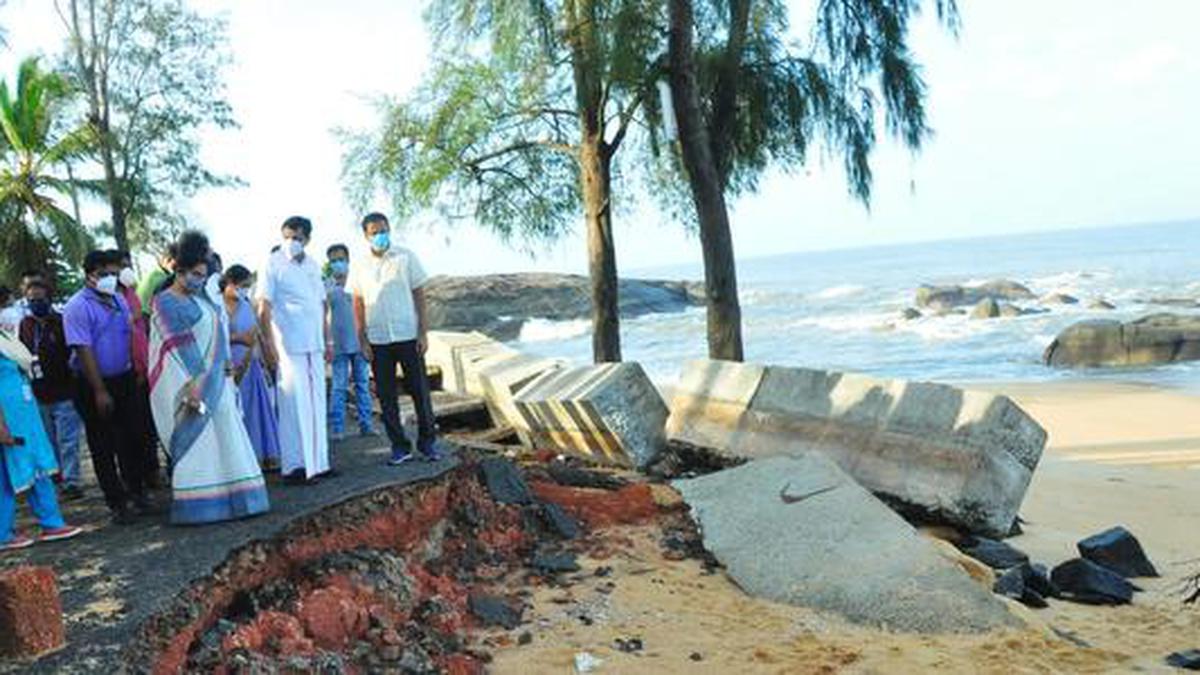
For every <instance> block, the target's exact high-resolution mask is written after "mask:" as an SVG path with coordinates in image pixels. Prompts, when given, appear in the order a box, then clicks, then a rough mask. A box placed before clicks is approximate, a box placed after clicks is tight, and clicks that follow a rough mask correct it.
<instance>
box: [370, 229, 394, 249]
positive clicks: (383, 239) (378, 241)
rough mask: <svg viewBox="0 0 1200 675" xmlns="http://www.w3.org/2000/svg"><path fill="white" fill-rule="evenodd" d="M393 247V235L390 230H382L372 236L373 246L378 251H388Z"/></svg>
mask: <svg viewBox="0 0 1200 675" xmlns="http://www.w3.org/2000/svg"><path fill="white" fill-rule="evenodd" d="M391 247H392V235H391V233H390V232H380V233H379V234H377V235H375V236H373V237H371V248H372V249H374V250H376V251H386V250H388V249H389V248H391Z"/></svg>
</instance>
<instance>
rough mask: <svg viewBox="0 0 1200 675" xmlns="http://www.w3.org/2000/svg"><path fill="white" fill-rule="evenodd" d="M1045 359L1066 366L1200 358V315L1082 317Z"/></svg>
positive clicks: (1114, 364) (1048, 349)
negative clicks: (1124, 319)
mask: <svg viewBox="0 0 1200 675" xmlns="http://www.w3.org/2000/svg"><path fill="white" fill-rule="evenodd" d="M1043 359H1044V361H1045V363H1046V364H1047V365H1050V366H1057V367H1063V368H1089V367H1119V366H1148V365H1156V364H1164V363H1175V362H1179V361H1195V360H1200V316H1182V315H1176V314H1153V315H1150V316H1146V317H1142V318H1140V319H1137V320H1135V321H1130V322H1127V323H1121V322H1120V321H1113V320H1109V319H1093V320H1089V321H1082V322H1080V323H1077V324H1074V325H1072V326H1070V327H1069V328H1067V329H1066V330H1065V331H1063V332H1062V333H1060V334H1059V335H1058V337H1056V338H1055V339H1054V342H1052V343H1050V346H1049V347H1047V348H1046V352H1045V354H1044V355H1043Z"/></svg>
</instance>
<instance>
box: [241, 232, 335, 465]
mask: <svg viewBox="0 0 1200 675" xmlns="http://www.w3.org/2000/svg"><path fill="white" fill-rule="evenodd" d="M282 234H283V241H282V242H281V244H280V246H279V250H277V251H275V252H273V253H272V254H271V257H270V259H269V260H268V262H267V265H266V270H265V272H264V274H263V275H262V279H261V282H260V284H259V318H260V319H261V321H262V325H263V326H266V327H267V332H268V333H270V335H267V336H266V338H267V339H265V340H264V341H263V349H264V351H265V353H266V357H267V362H268V363H274V364H276V368H277V369H278V396H279V398H278V407H279V440H280V451H281V452H280V454H281V455H282V457H281V460H282V464H283V466H282V469H283V475H284V477H285V480H286V481H287V482H289V483H292V484H301V483H306V482H311V481H312V480H313V479H314V478H315V477H316V476H320V475H322V474H330V475H332V474H333V472H332V471H331V470H330V467H329V439H328V438H327V437H326V433H325V431H326V430H325V422H326V421H325V363H326V362H328V361H330V360H331V359H332V351H331V343H330V341H329V335H328V331H327V330H326V326H325V284H324V282H323V281H322V280H321V267H320V265H319V264H318V263H317V261H316V260H314V259H313V258H312V257H311V256H308V255H305V253H304V247H305V246H306V245H307V244H308V242H309V240H310V239H311V238H312V222H311V221H309V220H308V219H307V218H302V217H300V216H293V217H291V218H288V219H287V220H286V221H284V223H283V228H282Z"/></svg>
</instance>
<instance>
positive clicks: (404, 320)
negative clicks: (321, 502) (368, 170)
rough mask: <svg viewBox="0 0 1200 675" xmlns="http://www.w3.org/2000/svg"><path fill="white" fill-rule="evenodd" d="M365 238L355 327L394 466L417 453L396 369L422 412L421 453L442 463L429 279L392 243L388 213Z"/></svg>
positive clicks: (371, 218) (377, 217)
mask: <svg viewBox="0 0 1200 675" xmlns="http://www.w3.org/2000/svg"><path fill="white" fill-rule="evenodd" d="M362 230H363V236H364V237H366V239H367V242H368V244H369V245H370V247H371V256H370V257H369V258H368V259H366V260H364V261H362V262H361V263H359V264H358V265H356V266H355V267H354V269H353V270H351V280H350V290H351V293H352V294H353V295H354V323H355V327H356V328H357V329H358V336H359V341H360V342H361V343H362V351H363V355H364V356H366V357H367V360H369V361H370V362H371V370H372V372H373V374H374V376H375V394H376V396H378V398H379V408H380V410H381V411H382V413H383V415H382V416H383V426H384V428H385V429H387V435H388V440H390V441H391V444H392V457H391V459H390V460H389V462H388V463H389V464H392V465H393V466H395V465H399V464H403V463H404V462H406V461H408V460H409V459H410V458H411V457H412V452H411V450H412V448H411V446H410V444H409V441H408V438H407V437H406V436H405V434H404V427H403V426H402V424H401V422H400V404H399V402H398V400H397V394H396V364H400V367H401V369H403V371H404V388H405V389H406V390H408V393H409V395H410V396H412V400H413V407H414V408H416V412H417V450H419V451H420V452H421V454H422V455H424V456H425V457H426V458H427V459H430V460H434V461H436V460H438V459H441V456H440V454H439V453H438V450H437V447H436V445H435V442H434V441H435V435H436V425H435V424H434V417H433V402H432V400H431V398H430V394H429V378H427V377H426V375H425V347H426V345H427V341H426V321H425V293H424V291H423V290H422V287H423V286H424V285H425V281H426V280H427V279H428V276H427V275H426V274H425V269H424V268H422V267H421V262H420V261H419V260H417V256H416V255H415V254H414V253H413V252H412V251H410V250H408V249H407V248H404V247H403V246H397V245H395V244H393V243H392V241H391V226H390V225H389V224H388V219H387V217H386V216H384V215H383V214H382V213H372V214H369V215H367V217H365V218H363V221H362Z"/></svg>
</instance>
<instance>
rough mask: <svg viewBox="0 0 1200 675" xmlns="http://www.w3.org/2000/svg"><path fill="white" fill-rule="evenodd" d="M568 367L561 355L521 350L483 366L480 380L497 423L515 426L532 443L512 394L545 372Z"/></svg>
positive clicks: (525, 442) (545, 373) (528, 443)
mask: <svg viewBox="0 0 1200 675" xmlns="http://www.w3.org/2000/svg"><path fill="white" fill-rule="evenodd" d="M565 367H566V362H565V361H562V360H561V359H548V358H543V357H540V356H531V355H528V354H518V355H516V356H514V357H513V358H509V359H502V360H499V361H497V362H495V363H491V364H489V365H486V366H484V367H482V368H480V370H479V382H480V385H481V386H482V389H483V396H484V400H486V401H487V406H488V411H489V412H490V413H491V415H492V420H493V421H494V422H496V423H497V424H507V425H508V426H510V427H512V428H513V430H514V431H516V432H517V436H518V437H519V438H520V439H521V442H522V443H524V444H525V445H531V444H532V437H531V435H530V432H531V430H530V428H529V425H528V424H527V423H526V422H525V418H524V417H523V416H522V415H521V413H520V412H518V411H517V406H516V404H515V403H514V402H513V397H514V396H516V394H517V393H518V392H520V391H521V390H522V389H524V388H525V387H527V386H528V385H529V384H530V383H532V382H534V381H536V380H537V379H539V378H541V377H542V376H544V375H547V374H550V373H554V372H556V371H559V370H562V369H563V368H565Z"/></svg>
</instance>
